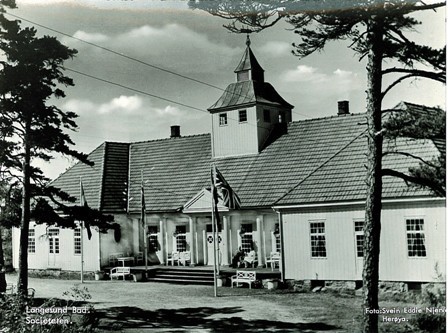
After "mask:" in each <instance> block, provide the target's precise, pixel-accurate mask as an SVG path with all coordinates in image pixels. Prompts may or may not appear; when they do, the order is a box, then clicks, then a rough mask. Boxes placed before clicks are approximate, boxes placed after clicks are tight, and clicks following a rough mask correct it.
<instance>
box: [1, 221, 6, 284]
mask: <svg viewBox="0 0 448 333" xmlns="http://www.w3.org/2000/svg"><path fill="white" fill-rule="evenodd" d="M5 291H6V278H5V256H4V252H3V229H2V227H0V293H4V292H5Z"/></svg>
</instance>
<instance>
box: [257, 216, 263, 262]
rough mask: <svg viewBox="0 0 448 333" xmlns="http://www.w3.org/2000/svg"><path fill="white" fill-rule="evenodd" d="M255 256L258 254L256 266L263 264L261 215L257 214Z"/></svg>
mask: <svg viewBox="0 0 448 333" xmlns="http://www.w3.org/2000/svg"><path fill="white" fill-rule="evenodd" d="M257 247H258V249H257V256H258V266H259V267H261V266H263V265H264V257H263V253H264V251H263V247H264V245H263V215H259V216H257Z"/></svg>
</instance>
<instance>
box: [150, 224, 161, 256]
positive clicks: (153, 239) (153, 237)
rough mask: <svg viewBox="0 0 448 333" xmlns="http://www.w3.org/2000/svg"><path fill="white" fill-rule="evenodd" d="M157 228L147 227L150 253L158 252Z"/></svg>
mask: <svg viewBox="0 0 448 333" xmlns="http://www.w3.org/2000/svg"><path fill="white" fill-rule="evenodd" d="M158 233H159V228H158V227H157V226H151V225H150V226H148V234H147V236H148V247H149V251H150V252H156V251H158V250H159V239H158Z"/></svg>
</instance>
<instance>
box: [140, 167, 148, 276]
mask: <svg viewBox="0 0 448 333" xmlns="http://www.w3.org/2000/svg"><path fill="white" fill-rule="evenodd" d="M141 174H142V222H143V244H144V249H145V256H144V258H145V278H146V275H147V274H148V239H147V235H146V204H145V202H143V201H144V200H145V196H144V187H143V186H144V182H143V170H142V171H141Z"/></svg>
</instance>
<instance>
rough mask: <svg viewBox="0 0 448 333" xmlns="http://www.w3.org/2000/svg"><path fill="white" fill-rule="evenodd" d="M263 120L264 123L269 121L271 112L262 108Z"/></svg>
mask: <svg viewBox="0 0 448 333" xmlns="http://www.w3.org/2000/svg"><path fill="white" fill-rule="evenodd" d="M263 120H264V122H265V123H270V122H271V112H269V110H268V109H264V110H263Z"/></svg>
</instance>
